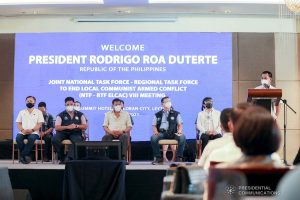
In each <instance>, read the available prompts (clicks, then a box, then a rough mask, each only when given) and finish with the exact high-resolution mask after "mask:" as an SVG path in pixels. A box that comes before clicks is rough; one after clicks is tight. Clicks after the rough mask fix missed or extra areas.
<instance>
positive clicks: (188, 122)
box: [13, 33, 232, 141]
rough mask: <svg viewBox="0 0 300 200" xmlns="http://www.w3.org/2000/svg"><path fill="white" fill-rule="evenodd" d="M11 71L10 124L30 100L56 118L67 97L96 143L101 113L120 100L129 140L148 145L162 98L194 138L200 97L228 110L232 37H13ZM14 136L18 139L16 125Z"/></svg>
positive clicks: (222, 34) (151, 34)
mask: <svg viewBox="0 0 300 200" xmlns="http://www.w3.org/2000/svg"><path fill="white" fill-rule="evenodd" d="M14 72H15V74H14V121H15V119H16V117H17V114H18V112H19V111H20V110H21V109H24V108H25V97H26V96H28V95H33V96H35V97H36V98H37V103H36V107H37V104H38V102H40V101H45V102H46V103H47V107H48V112H49V113H51V114H52V115H53V116H54V117H55V116H56V115H57V114H58V113H59V112H61V111H63V110H64V109H65V107H64V99H65V98H66V97H67V96H72V97H74V98H75V100H79V101H80V102H81V103H82V106H83V107H82V112H83V113H84V114H85V115H86V116H87V118H88V119H89V126H90V134H91V136H90V137H91V140H100V139H101V138H102V136H103V134H104V132H103V129H102V123H103V119H104V113H105V112H107V111H109V110H110V109H111V101H112V100H113V98H117V97H118V98H121V99H123V100H124V101H125V107H126V110H127V111H128V112H130V113H131V115H132V116H133V120H134V128H133V130H132V138H133V140H134V141H147V140H149V138H150V136H151V134H152V128H151V124H152V119H153V116H154V113H155V112H157V111H159V110H160V109H161V104H160V100H161V98H162V97H164V96H169V97H170V98H171V101H172V104H173V107H174V108H175V110H178V111H180V112H181V115H182V118H183V121H184V133H185V134H186V136H187V138H189V139H191V138H195V119H196V116H197V113H198V112H199V111H200V109H201V101H202V99H203V98H204V97H206V96H211V97H213V98H214V107H215V108H217V109H219V110H222V109H223V108H225V107H231V106H232V34H231V33H33V34H32V33H30V34H16V46H15V69H14ZM13 131H14V137H15V135H16V134H17V132H18V130H17V128H16V124H15V123H14V128H13Z"/></svg>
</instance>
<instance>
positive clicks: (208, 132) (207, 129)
mask: <svg viewBox="0 0 300 200" xmlns="http://www.w3.org/2000/svg"><path fill="white" fill-rule="evenodd" d="M220 115H221V113H220V111H218V110H216V109H214V108H213V99H212V98H211V97H205V98H204V99H203V101H202V111H201V112H199V113H198V116H197V125H196V126H197V130H198V131H199V136H198V138H199V139H200V140H201V142H202V152H203V150H204V148H205V146H206V145H207V143H208V141H209V140H214V139H217V138H220V137H222V135H221V123H220Z"/></svg>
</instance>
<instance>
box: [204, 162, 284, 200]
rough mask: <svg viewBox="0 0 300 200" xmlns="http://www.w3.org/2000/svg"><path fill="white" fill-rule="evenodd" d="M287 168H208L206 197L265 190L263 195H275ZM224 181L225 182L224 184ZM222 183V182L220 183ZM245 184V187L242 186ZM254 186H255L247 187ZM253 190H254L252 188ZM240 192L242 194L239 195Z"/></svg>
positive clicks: (216, 197)
mask: <svg viewBox="0 0 300 200" xmlns="http://www.w3.org/2000/svg"><path fill="white" fill-rule="evenodd" d="M288 171H289V168H273V167H272V168H216V167H212V168H210V169H209V176H208V199H209V200H212V199H218V196H220V191H221V193H222V192H223V194H222V195H225V196H226V195H227V196H228V195H229V196H231V197H233V196H232V195H238V196H236V197H235V199H240V198H244V197H245V196H256V193H255V192H266V193H265V194H264V195H263V196H272V195H276V188H277V185H278V183H279V181H280V179H281V178H282V177H283V176H284V174H285V173H286V172H288ZM224 182H225V183H226V184H224ZM222 183H223V184H222ZM243 186H247V187H243ZM248 186H256V187H248ZM253 188H254V189H255V190H254V189H253ZM241 194H244V196H243V195H241Z"/></svg>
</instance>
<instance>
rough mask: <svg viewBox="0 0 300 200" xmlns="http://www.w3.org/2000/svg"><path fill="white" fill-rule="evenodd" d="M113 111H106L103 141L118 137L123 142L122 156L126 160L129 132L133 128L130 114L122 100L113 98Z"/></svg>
mask: <svg viewBox="0 0 300 200" xmlns="http://www.w3.org/2000/svg"><path fill="white" fill-rule="evenodd" d="M112 108H113V110H112V111H109V112H107V113H105V117H104V122H103V129H104V131H105V135H104V136H103V138H102V141H112V140H114V139H118V140H120V141H121V144H122V158H123V159H124V160H126V154H127V146H128V139H129V138H128V133H129V132H130V130H131V128H132V123H131V119H130V115H129V113H128V112H127V111H124V110H122V100H121V99H118V98H116V99H113V100H112Z"/></svg>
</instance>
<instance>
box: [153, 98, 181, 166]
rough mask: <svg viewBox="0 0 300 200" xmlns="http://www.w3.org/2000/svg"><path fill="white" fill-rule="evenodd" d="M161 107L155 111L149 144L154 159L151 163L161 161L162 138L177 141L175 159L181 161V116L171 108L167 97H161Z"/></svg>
mask: <svg viewBox="0 0 300 200" xmlns="http://www.w3.org/2000/svg"><path fill="white" fill-rule="evenodd" d="M161 104H162V106H163V109H162V110H161V111H159V112H157V113H155V115H154V118H153V122H152V129H153V135H152V136H151V145H152V150H153V156H154V161H153V162H152V164H153V165H155V164H159V163H162V162H163V159H162V157H161V154H160V150H159V148H160V146H159V144H158V142H159V140H162V139H175V140H177V141H178V149H177V152H176V156H177V158H176V161H178V162H182V161H183V150H184V145H185V141H186V140H185V136H184V134H183V132H182V118H181V115H180V113H179V112H177V111H175V110H173V109H172V104H171V100H170V98H169V97H164V98H162V99H161Z"/></svg>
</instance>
